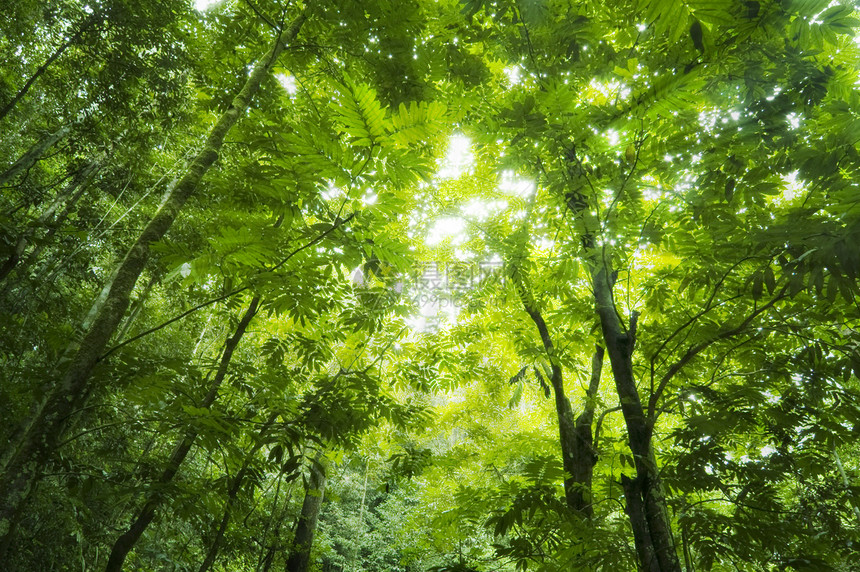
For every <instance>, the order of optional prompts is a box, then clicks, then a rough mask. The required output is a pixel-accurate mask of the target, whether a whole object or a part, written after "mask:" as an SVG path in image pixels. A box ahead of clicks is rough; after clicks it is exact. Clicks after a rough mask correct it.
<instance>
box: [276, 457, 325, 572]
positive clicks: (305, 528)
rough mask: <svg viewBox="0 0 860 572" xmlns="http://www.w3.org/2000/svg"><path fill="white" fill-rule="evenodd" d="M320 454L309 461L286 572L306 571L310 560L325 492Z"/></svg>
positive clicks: (323, 471) (323, 469)
mask: <svg viewBox="0 0 860 572" xmlns="http://www.w3.org/2000/svg"><path fill="white" fill-rule="evenodd" d="M323 462H324V461H323V460H322V459H321V458H320V455H317V459H316V460H315V461H314V462H313V463H311V474H310V478H309V479H308V488H307V491H306V492H305V500H304V502H302V514H301V516H300V517H299V521H298V524H297V525H296V535H295V537H294V539H293V549H292V551H291V553H290V557H289V558H288V559H287V566H286V568H285V570H286V572H308V569H309V568H310V561H311V546H312V545H313V541H314V532H315V531H316V527H317V520H318V519H319V514H320V507H321V506H322V501H323V494H325V481H326V475H325V467H324V466H323Z"/></svg>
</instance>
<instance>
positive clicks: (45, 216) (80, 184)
mask: <svg viewBox="0 0 860 572" xmlns="http://www.w3.org/2000/svg"><path fill="white" fill-rule="evenodd" d="M98 166H99V164H98V163H97V162H93V163H90V164H89V165H87V166H86V167H84V168H83V169H82V170H81V171H80V172H79V173H78V174H77V175H76V176H75V178H74V180H73V181H72V182H71V183H69V185H68V186H67V187H66V188H65V189H64V190H63V192H62V193H61V196H59V197H57V199H56V200H54V202H53V203H52V204H51V205H50V206H49V207H48V208H47V209H45V212H43V213H42V214H41V215H39V218H38V220H37V225H38V226H39V227H43V226H50V228H49V230H48V233H47V235H46V236H45V240H43V241H42V245H44V243H45V242H47V241H48V240H50V238H51V237H53V235H54V233H55V232H56V229H57V227H58V226H59V224H60V223H61V222H62V221H63V220H65V218H66V217H67V216H68V214H69V212H70V211H71V209H72V208H74V206H75V205H76V204H77V202H78V200H80V198H81V196H82V195H83V193H84V191H85V190H86V188H87V184H88V183H89V180H90V178H91V177H92V176H93V175H94V174H95V172H96V170H97V169H98ZM72 193H74V194H72ZM69 195H71V197H70V196H69ZM67 198H68V200H66V199H67ZM64 200H65V202H66V206H65V207H64V208H63V211H62V212H61V213H60V214H59V215H58V216H57V217H56V219H54V220H53V221H52V220H51V219H52V218H54V213H56V212H57V209H58V208H59V206H60V204H62V203H63V201H64ZM33 233H34V231H30V232H24V233H22V234H21V236H20V237H18V241H17V242H16V244H15V248H14V250H13V251H12V253H11V254H10V255H9V258H7V259H6V261H5V262H4V263H3V264H2V265H0V281H2V280H4V279H5V278H6V277H7V276H8V275H9V273H10V272H12V270H14V269H15V267H16V266H17V265H18V262H19V261H20V260H21V256H22V255H23V254H24V251H25V250H26V249H27V247H28V246H29V243H30V239H31V238H32V236H33ZM42 245H40V246H38V247H37V248H36V249H35V250H34V251H33V252H32V253H31V254H30V255H29V256H27V258H26V259H25V264H24V265H23V266H24V267H26V266H27V265H29V261H30V260H32V259H33V258H34V257H35V256H37V255H38V252H39V251H40V250H41V249H42Z"/></svg>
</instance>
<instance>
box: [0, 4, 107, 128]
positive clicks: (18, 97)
mask: <svg viewBox="0 0 860 572" xmlns="http://www.w3.org/2000/svg"><path fill="white" fill-rule="evenodd" d="M99 20H101V14H100V13H98V12H96V13H94V14H92V15H90V16H89V17H88V18H87V19H86V21H84V23H83V25H82V26H81V27H80V28H79V29H78V31H77V32H75V33H74V34H73V35H72V37H71V38H69V39H68V40H66V41H65V42H63V43H62V44H60V45H59V46H58V47H57V49H56V50H54V52H53V53H52V54H51V55H50V56H48V59H47V60H45V62H44V63H43V64H42V65H40V66H39V68H38V69H37V70H36V71H35V73H33V75H31V76H30V79H28V80H27V82H26V83H25V84H24V85H23V86H21V89H19V90H18V93H16V94H15V97H13V98H12V99H11V100H9V102H8V103H7V104H6V105H4V106H3V108H2V109H0V121H3V119H5V117H6V116H7V115H8V114H9V112H10V111H12V109H14V108H15V106H16V105H18V102H19V101H21V99H23V97H24V96H25V95H27V92H28V91H30V88H31V87H33V84H34V83H36V80H38V79H39V78H40V77H42V74H44V73H45V71H46V70H47V69H48V68H49V67H50V66H51V64H53V63H54V61H55V60H56V59H57V58H59V57H60V56H61V55H63V52H65V51H66V50H67V49H68V48H69V46H71V45H72V44H74V43H75V42H77V41H78V40H79V39H80V38H81V35H83V33H84V32H85V31H86V30H87V29H88V28H90V27H92V25H93V24H95V23H96V22H97V21H99Z"/></svg>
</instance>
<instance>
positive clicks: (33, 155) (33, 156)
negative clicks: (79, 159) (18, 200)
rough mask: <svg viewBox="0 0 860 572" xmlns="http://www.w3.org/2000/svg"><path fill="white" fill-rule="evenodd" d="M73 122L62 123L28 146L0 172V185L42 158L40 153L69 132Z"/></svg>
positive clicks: (43, 152) (42, 153)
mask: <svg viewBox="0 0 860 572" xmlns="http://www.w3.org/2000/svg"><path fill="white" fill-rule="evenodd" d="M73 124H74V123H68V124H66V125H63V126H62V127H60V128H59V129H57V130H56V131H54V132H53V133H49V134H48V135H45V136H44V137H42V138H41V139H40V140H39V141H38V142H37V143H35V144H34V145H33V146H32V147H30V149H29V150H28V151H27V152H26V153H24V154H23V155H21V157H19V158H18V160H17V161H15V162H14V163H13V164H12V165H11V166H10V167H9V168H8V169H6V170H5V171H4V172H3V173H0V185H4V184H6V183H7V182H9V181H11V180H12V179H14V178H15V177H17V176H18V175H19V174H20V173H21V172H22V171H26V170H27V169H29V168H30V167H32V166H33V165H35V164H36V162H37V161H38V160H39V159H41V158H42V155H44V154H45V151H47V150H48V149H50V148H51V147H53V146H54V145H56V143H57V141H59V140H60V139H62V138H63V137H65V136H66V135H68V134H69V132H70V131H71V130H72V125H73Z"/></svg>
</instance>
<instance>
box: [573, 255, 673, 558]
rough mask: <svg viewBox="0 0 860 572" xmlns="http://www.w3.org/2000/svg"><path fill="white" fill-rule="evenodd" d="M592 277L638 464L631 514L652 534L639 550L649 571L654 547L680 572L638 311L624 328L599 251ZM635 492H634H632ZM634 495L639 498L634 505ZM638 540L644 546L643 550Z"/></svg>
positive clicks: (635, 524)
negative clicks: (640, 358) (639, 378)
mask: <svg viewBox="0 0 860 572" xmlns="http://www.w3.org/2000/svg"><path fill="white" fill-rule="evenodd" d="M590 262H591V266H592V268H591V276H592V281H593V287H594V297H595V300H596V302H597V314H598V316H599V318H600V325H601V329H602V333H603V340H604V343H605V344H606V351H607V352H608V353H609V362H610V364H611V366H612V375H613V377H614V379H615V390H616V392H617V393H618V399H619V401H620V405H621V411H622V413H623V414H624V421H625V424H626V425H627V439H628V443H629V445H630V450H631V452H632V453H633V459H634V462H635V465H636V479H634V481H636V483H637V484H636V486H635V487H631V491H632V492H631V493H630V494H628V493H627V489H626V488H625V497H629V498H628V507H629V508H628V514H630V515H631V525H633V527H634V531H635V530H637V527H641V521H640V522H634V521H633V518H634V517H633V514H634V513H635V514H636V515H637V517H636V518H639V517H638V514H639V513H644V521H645V523H646V524H647V531H648V535H647V536H645V535H644V534H642V535H640V538H639V539H634V540H636V543H637V551H638V552H639V559H640V564H641V565H642V566H644V567H645V568H644V569H645V570H649V571H650V570H652V569H653V568H648V566H651V564H650V562H651V561H652V557H651V556H650V554H651V553H652V552H653V554H654V558H656V560H657V564H658V568H656V570H659V571H660V572H680V570H681V564H680V562H679V561H678V555H677V554H676V552H675V542H674V539H673V537H672V528H671V525H670V523H669V515H668V511H667V509H666V499H665V496H664V494H663V487H662V485H661V482H660V473H659V471H658V470H657V462H656V459H655V458H654V452H653V449H652V447H651V427H650V425H649V424H648V423H647V419H646V416H645V411H644V409H643V407H642V402H641V400H640V399H639V392H638V390H637V388H636V379H635V378H634V376H633V362H632V352H633V344H634V343H635V341H636V340H635V336H636V331H635V330H636V316H637V314H635V313H634V315H633V316H632V317H631V323H630V328H629V329H628V330H627V331H623V330H622V326H621V320H620V319H619V317H618V312H617V310H616V308H615V302H614V300H613V296H612V281H611V280H610V276H611V275H612V269H611V267H609V265H608V264H607V263H606V262H605V261H604V260H602V259H601V258H600V257H599V256H597V255H595V256H593V257H592V259H591V260H590ZM634 493H635V494H634ZM630 498H634V499H635V500H637V501H638V499H640V498H641V503H639V502H636V503H634V504H633V505H632V506H631V504H630ZM640 544H641V545H642V550H639V548H640Z"/></svg>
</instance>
